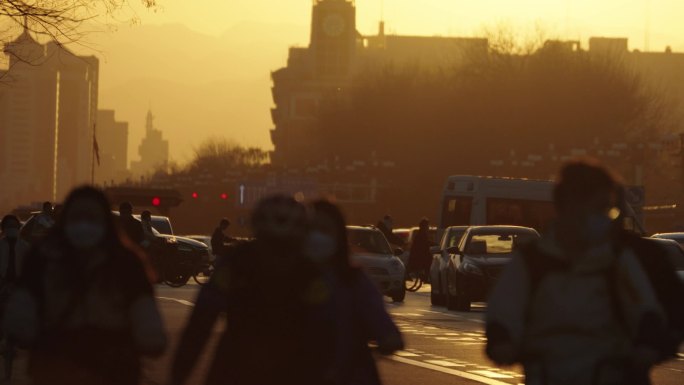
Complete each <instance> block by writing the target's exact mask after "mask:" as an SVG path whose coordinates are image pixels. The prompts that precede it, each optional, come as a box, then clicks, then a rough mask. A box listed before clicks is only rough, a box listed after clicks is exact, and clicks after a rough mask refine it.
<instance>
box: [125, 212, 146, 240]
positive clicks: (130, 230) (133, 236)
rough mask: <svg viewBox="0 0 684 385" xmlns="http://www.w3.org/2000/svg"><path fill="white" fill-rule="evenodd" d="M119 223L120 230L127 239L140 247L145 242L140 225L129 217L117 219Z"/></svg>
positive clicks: (143, 232)
mask: <svg viewBox="0 0 684 385" xmlns="http://www.w3.org/2000/svg"><path fill="white" fill-rule="evenodd" d="M119 223H120V225H121V230H123V232H124V234H126V236H127V237H128V239H129V240H130V241H131V242H133V243H135V244H136V245H140V244H141V243H142V242H143V241H144V240H145V231H144V230H143V226H142V223H141V222H140V221H139V220H137V219H135V218H134V217H133V216H132V215H131V216H121V217H120V218H119Z"/></svg>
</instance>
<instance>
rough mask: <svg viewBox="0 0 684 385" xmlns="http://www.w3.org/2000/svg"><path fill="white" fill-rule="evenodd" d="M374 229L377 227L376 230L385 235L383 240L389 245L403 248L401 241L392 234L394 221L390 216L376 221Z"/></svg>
mask: <svg viewBox="0 0 684 385" xmlns="http://www.w3.org/2000/svg"><path fill="white" fill-rule="evenodd" d="M375 227H377V228H378V230H380V231H381V232H382V233H383V234H384V235H385V238H387V241H388V242H389V243H391V244H393V245H397V246H402V247H403V246H405V245H404V244H403V242H402V241H401V238H399V237H398V236H396V235H395V234H394V233H393V231H394V219H392V217H391V216H389V215H385V216H384V217H383V218H382V220H380V221H378V224H377V225H376V226H375Z"/></svg>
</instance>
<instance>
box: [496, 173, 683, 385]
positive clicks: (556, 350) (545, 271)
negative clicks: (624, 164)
mask: <svg viewBox="0 0 684 385" xmlns="http://www.w3.org/2000/svg"><path fill="white" fill-rule="evenodd" d="M554 199H555V204H556V209H557V220H556V222H555V223H554V224H553V225H552V226H551V228H550V230H549V231H548V232H547V233H545V234H544V235H543V237H542V238H541V239H540V240H539V241H537V242H536V243H534V244H530V245H524V246H522V247H521V248H520V250H519V252H518V255H516V256H515V257H513V260H512V261H511V262H510V263H509V264H508V265H507V268H506V270H505V271H504V273H503V275H502V277H501V278H500V280H499V281H498V283H497V285H496V287H495V288H494V291H493V293H492V295H491V298H490V301H489V304H488V310H487V338H488V341H487V354H488V355H489V357H490V358H491V359H492V360H494V361H495V362H497V363H499V364H502V365H510V364H514V363H520V364H522V365H523V366H524V368H525V376H526V383H527V384H532V385H537V384H539V385H542V384H544V385H545V384H551V385H556V384H558V385H565V384H568V385H570V384H572V385H630V384H633V385H636V384H640V385H643V384H648V383H650V380H649V372H650V369H651V368H652V367H653V366H654V365H655V364H657V363H658V362H662V361H663V360H666V359H669V358H670V357H671V356H672V355H673V353H674V352H675V351H676V349H677V346H678V344H679V343H680V342H681V331H682V325H681V322H682V316H681V306H678V307H677V306H676V305H674V304H675V303H676V301H677V300H676V298H681V295H682V293H683V291H682V288H681V284H680V283H678V281H677V278H676V276H675V272H674V266H673V265H672V263H671V262H669V261H668V260H667V258H666V256H665V255H664V253H662V252H661V251H660V250H659V249H658V247H657V246H656V245H654V244H649V243H648V241H647V240H642V239H641V238H640V237H638V236H636V235H629V234H626V233H625V232H624V230H622V224H621V220H620V215H619V214H620V211H621V209H623V210H622V211H624V208H623V207H622V204H623V202H624V199H622V186H620V184H619V183H617V182H616V181H615V179H614V178H613V177H612V176H611V175H610V174H609V173H608V172H607V171H606V170H605V169H603V168H602V167H600V166H597V165H594V164H591V163H583V162H577V163H571V164H569V165H567V166H566V167H565V168H564V169H563V171H562V173H561V178H560V181H559V183H558V184H557V186H556V189H555V191H554ZM673 305H674V306H673ZM677 309H679V310H677Z"/></svg>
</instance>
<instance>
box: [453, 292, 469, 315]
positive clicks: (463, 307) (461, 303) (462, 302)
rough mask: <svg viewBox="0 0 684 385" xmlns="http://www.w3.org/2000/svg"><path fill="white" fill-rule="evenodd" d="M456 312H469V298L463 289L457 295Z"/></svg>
mask: <svg viewBox="0 0 684 385" xmlns="http://www.w3.org/2000/svg"><path fill="white" fill-rule="evenodd" d="M456 310H458V311H470V296H468V292H467V290H465V288H464V289H463V290H462V291H460V292H459V293H458V298H457V299H456Z"/></svg>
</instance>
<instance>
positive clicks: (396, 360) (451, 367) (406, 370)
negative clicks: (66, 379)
mask: <svg viewBox="0 0 684 385" xmlns="http://www.w3.org/2000/svg"><path fill="white" fill-rule="evenodd" d="M197 291H198V286H197V285H194V284H189V285H187V286H185V287H182V288H177V289H172V288H169V287H166V286H159V287H158V288H157V298H158V301H159V305H160V307H161V309H162V312H163V315H164V320H165V322H166V328H167V331H168V333H169V336H170V340H171V346H170V349H169V351H168V352H167V354H166V355H165V356H163V357H162V358H160V359H157V360H154V361H149V362H146V364H145V368H146V370H145V381H144V384H145V385H161V384H166V383H167V374H168V370H169V367H170V360H171V357H172V354H173V351H174V349H175V345H176V343H177V342H178V338H179V336H180V333H181V331H182V328H183V326H184V323H185V321H186V319H187V317H188V315H189V314H190V311H191V310H192V306H193V301H194V299H195V296H196V294H197ZM387 307H388V310H389V311H390V312H391V314H392V315H393V317H394V319H395V321H396V322H397V324H398V325H399V327H400V328H401V330H402V332H403V333H404V338H405V340H406V342H407V348H406V350H405V351H401V352H398V353H397V354H395V355H394V356H391V357H379V358H378V366H379V368H380V372H381V375H382V378H383V382H384V383H385V384H386V385H415V384H425V385H429V384H439V385H449V384H489V385H508V384H514V385H515V384H522V383H524V378H523V376H522V375H521V371H520V368H497V367H496V366H494V365H493V364H492V363H491V362H489V361H488V360H487V358H486V357H485V356H484V353H483V348H484V343H485V337H484V334H483V331H482V329H483V319H484V305H483V304H480V305H479V306H478V305H476V306H475V307H474V309H473V311H471V312H468V313H463V312H454V311H447V310H446V309H444V308H441V307H432V306H431V305H430V300H429V288H428V287H425V288H423V290H421V291H420V292H418V293H409V294H408V295H407V297H406V302H405V303H403V304H393V303H390V302H389V300H388V302H387ZM223 327H225V325H222V324H220V325H216V328H215V330H214V334H215V335H216V336H218V334H219V333H220V332H221V329H222V328H223ZM213 340H214V341H215V340H216V339H213ZM212 348H213V346H209V347H208V348H207V349H206V350H205V353H204V357H202V358H201V360H200V363H199V365H198V367H197V368H196V370H195V374H194V375H193V376H192V377H191V380H190V382H189V384H191V385H196V384H202V383H203V375H204V373H206V369H207V365H208V363H209V361H210V357H211V352H212ZM682 352H683V353H684V350H683V351H682ZM23 361H24V360H23V359H22V360H20V362H18V366H19V367H18V371H21V370H22V367H23V366H24V363H23ZM22 377H23V376H18V378H17V380H15V381H13V382H12V383H13V384H22V385H23V384H25V383H26V382H25V380H23V379H22ZM653 378H654V383H655V384H657V385H680V384H682V383H684V354H680V357H679V358H678V359H677V360H674V361H672V362H669V363H667V364H665V365H662V366H660V367H658V368H656V370H655V371H654V373H653Z"/></svg>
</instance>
